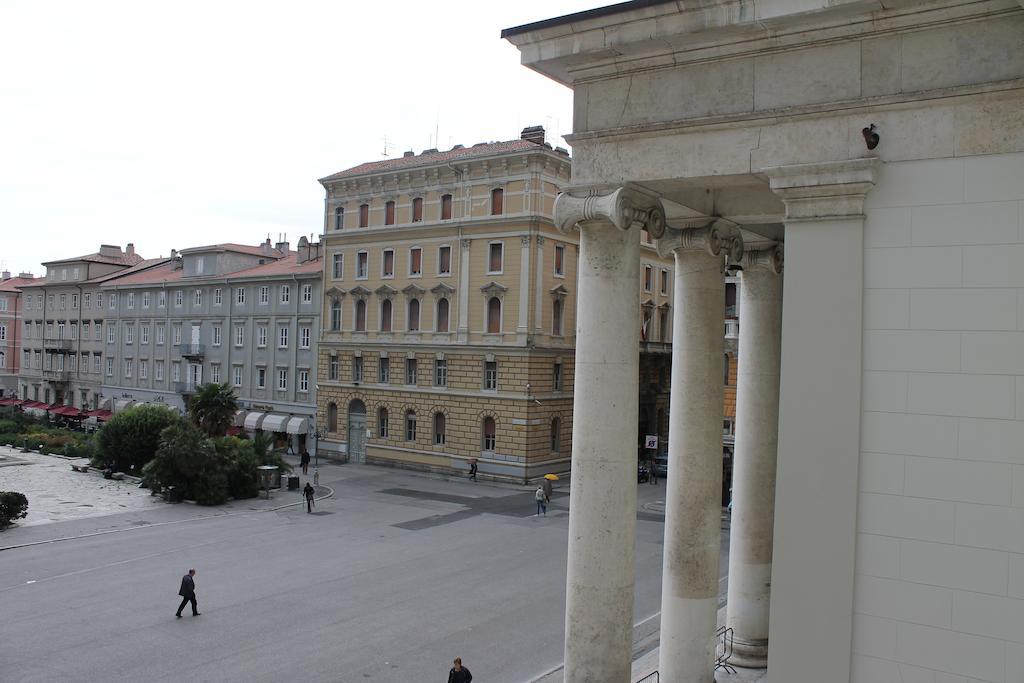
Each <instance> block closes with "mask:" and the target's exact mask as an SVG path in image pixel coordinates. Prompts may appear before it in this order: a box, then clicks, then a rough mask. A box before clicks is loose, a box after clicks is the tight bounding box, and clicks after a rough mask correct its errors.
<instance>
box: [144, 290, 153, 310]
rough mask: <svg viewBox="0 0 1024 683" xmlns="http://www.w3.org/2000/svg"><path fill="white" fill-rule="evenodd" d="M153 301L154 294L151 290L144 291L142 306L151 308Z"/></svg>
mask: <svg viewBox="0 0 1024 683" xmlns="http://www.w3.org/2000/svg"><path fill="white" fill-rule="evenodd" d="M150 301H152V295H151V294H150V293H149V292H143V293H142V307H143V308H149V303H150Z"/></svg>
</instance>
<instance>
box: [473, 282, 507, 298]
mask: <svg viewBox="0 0 1024 683" xmlns="http://www.w3.org/2000/svg"><path fill="white" fill-rule="evenodd" d="M480 291H481V292H483V293H484V296H486V297H487V298H488V299H490V298H491V297H492V296H496V297H498V298H499V299H501V298H502V297H504V296H505V292H507V291H508V287H505V286H504V285H502V284H500V283H497V282H488V283H487V284H486V285H484V286H483V287H481V288H480Z"/></svg>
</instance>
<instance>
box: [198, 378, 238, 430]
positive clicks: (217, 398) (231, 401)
mask: <svg viewBox="0 0 1024 683" xmlns="http://www.w3.org/2000/svg"><path fill="white" fill-rule="evenodd" d="M237 412H238V397H237V396H235V391H234V389H232V388H231V387H230V386H228V385H227V384H215V383H212V382H211V383H209V384H203V385H202V386H200V387H198V388H197V389H196V393H195V395H194V396H192V400H191V401H189V405H188V414H189V417H191V418H192V422H193V423H195V425H196V426H197V427H199V428H200V429H201V430H203V431H204V432H206V434H208V435H209V436H224V434H226V433H227V431H228V427H230V426H231V421H232V420H233V419H235V414H236V413H237Z"/></svg>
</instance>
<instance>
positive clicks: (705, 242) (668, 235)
mask: <svg viewBox="0 0 1024 683" xmlns="http://www.w3.org/2000/svg"><path fill="white" fill-rule="evenodd" d="M657 248H658V254H659V255H660V256H669V255H671V254H672V253H673V252H675V251H677V250H680V249H682V250H684V251H706V252H707V253H708V254H710V255H712V256H718V255H720V254H725V255H727V256H728V257H729V260H730V261H731V262H733V263H739V262H740V260H741V259H742V258H743V235H742V234H741V233H740V229H739V227H737V226H736V224H735V223H732V222H730V221H725V220H721V219H716V218H713V217H708V216H704V217H701V218H692V219H686V220H684V221H682V224H681V226H680V227H674V226H673V227H669V228H667V229H666V230H665V233H664V235H663V236H662V237H660V238H659V239H658V243H657ZM722 266H723V268H724V266H725V262H724V261H723V263H722Z"/></svg>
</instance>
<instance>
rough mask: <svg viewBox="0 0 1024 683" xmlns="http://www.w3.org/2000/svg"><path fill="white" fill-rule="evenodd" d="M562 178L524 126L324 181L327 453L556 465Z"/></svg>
mask: <svg viewBox="0 0 1024 683" xmlns="http://www.w3.org/2000/svg"><path fill="white" fill-rule="evenodd" d="M569 174H570V160H569V155H568V153H567V152H566V151H565V150H562V149H552V148H551V146H550V145H547V144H545V142H544V130H543V128H539V127H536V128H527V129H524V131H523V134H522V137H521V138H520V139H518V140H512V141H507V142H496V143H482V144H478V145H473V146H472V147H463V146H461V145H457V146H456V147H454V148H452V149H450V150H447V151H444V152H440V151H438V150H427V151H425V152H423V153H422V154H419V155H414V154H413V153H412V152H407V153H406V154H405V156H403V157H401V158H397V159H389V160H384V161H377V162H371V163H366V164H362V165H360V166H356V167H354V168H350V169H348V170H345V171H341V172H340V173H336V174H334V175H330V176H327V177H326V178H322V179H321V181H320V182H321V183H322V185H323V186H324V189H325V190H326V206H325V224H324V244H325V257H324V268H325V269H324V311H323V326H322V329H323V332H322V338H321V341H320V345H319V348H320V351H319V371H318V373H317V376H318V377H319V378H320V379H319V380H318V382H319V385H318V392H317V404H318V405H317V412H318V424H319V426H320V431H321V437H322V438H321V439H320V443H319V448H320V452H321V453H322V454H325V455H332V454H333V455H336V456H339V457H343V458H346V459H348V460H351V461H354V462H371V463H378V464H390V465H395V466H401V467H410V468H418V469H429V470H436V471H455V472H462V473H465V472H467V471H468V470H469V464H470V462H471V461H472V460H473V459H475V460H476V462H477V463H478V467H479V471H480V475H481V476H485V477H495V478H507V479H514V480H518V481H523V480H527V479H533V478H535V477H538V476H540V475H542V474H544V473H547V472H565V471H568V469H569V460H570V452H571V433H572V407H573V406H572V402H573V358H574V334H575V329H576V320H575V317H574V313H575V310H576V306H575V300H576V299H575V297H576V291H577V286H576V273H577V269H576V259H577V257H578V240H577V236H576V235H563V234H561V233H560V232H558V231H557V230H556V229H555V226H554V223H553V220H552V218H553V207H554V200H555V196H556V195H557V193H558V191H559V189H560V188H561V187H564V186H566V185H568V184H569V179H570V178H569ZM643 253H644V259H645V262H644V264H643V265H644V267H642V268H641V273H642V277H644V284H643V287H642V289H643V295H642V301H641V302H638V305H639V306H638V324H639V325H641V326H642V329H643V330H644V333H643V334H644V337H645V339H646V341H645V342H644V349H643V350H644V351H645V352H647V353H645V355H654V356H659V357H661V359H662V360H661V361H660V364H661V365H662V366H663V367H664V368H666V369H667V367H668V359H669V355H668V353H667V349H668V348H669V347H668V344H669V342H670V341H671V339H670V335H671V329H670V322H669V321H671V315H668V314H667V311H668V309H669V306H670V302H671V292H672V275H671V273H670V271H669V263H670V262H669V261H668V260H667V259H663V258H660V257H659V256H658V255H657V253H656V252H655V251H654V248H653V245H651V244H649V243H648V244H645V246H644V248H643ZM649 374H650V376H651V378H652V382H653V384H655V385H657V380H658V379H659V378H660V379H661V385H659V386H655V387H653V388H651V390H650V391H649V392H648V396H647V398H646V399H644V398H643V397H641V399H642V400H649V401H650V402H651V406H650V409H649V410H647V411H646V413H645V411H644V410H641V415H644V414H647V415H648V416H649V417H648V422H649V426H648V427H647V433H650V430H652V429H655V427H656V428H657V429H656V433H658V434H661V435H664V434H665V433H667V425H654V424H653V422H655V421H656V422H662V421H663V420H664V419H665V418H664V415H665V413H666V410H665V409H666V408H667V405H666V404H664V396H667V389H668V387H667V382H668V378H667V376H668V374H669V373H668V372H667V370H665V371H662V372H657V371H651V372H650V373H649ZM661 389H663V391H662V390H661ZM659 401H660V402H661V403H662V405H660V406H656V405H655V403H658V402H659ZM642 419H643V418H642ZM642 431H643V430H642Z"/></svg>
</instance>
